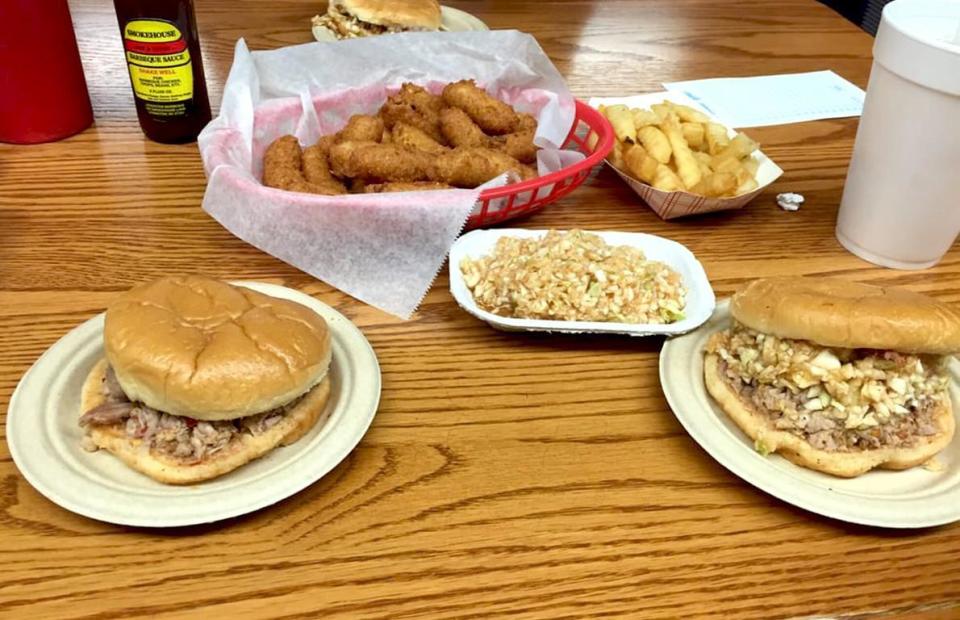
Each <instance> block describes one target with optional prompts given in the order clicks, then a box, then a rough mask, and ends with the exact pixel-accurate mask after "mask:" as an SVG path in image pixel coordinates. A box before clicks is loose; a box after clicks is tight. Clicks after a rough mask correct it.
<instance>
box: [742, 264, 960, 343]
mask: <svg viewBox="0 0 960 620" xmlns="http://www.w3.org/2000/svg"><path fill="white" fill-rule="evenodd" d="M730 313H731V314H732V315H733V318H735V319H736V320H737V321H739V322H740V323H742V324H743V325H745V326H747V327H749V328H750V329H753V330H755V331H758V332H762V333H764V334H771V335H774V336H777V337H780V338H790V339H793V340H809V341H810V342H814V343H816V344H819V345H821V346H825V347H839V348H847V349H880V350H889V351H899V352H901V353H928V354H933V355H949V354H951V353H954V352H957V351H960V311H958V310H957V309H956V308H954V307H953V306H950V305H948V304H945V303H943V302H941V301H938V300H936V299H933V298H932V297H927V296H926V295H921V294H919V293H914V292H911V291H907V290H903V289H898V288H888V287H882V286H872V285H869V284H860V283H857V282H848V281H846V280H837V279H830V278H817V279H814V278H801V277H780V278H762V279H759V280H754V281H753V282H750V283H749V284H748V285H747V286H745V287H744V288H742V289H741V290H740V291H738V292H737V293H736V294H734V296H733V299H732V300H731V302H730Z"/></svg>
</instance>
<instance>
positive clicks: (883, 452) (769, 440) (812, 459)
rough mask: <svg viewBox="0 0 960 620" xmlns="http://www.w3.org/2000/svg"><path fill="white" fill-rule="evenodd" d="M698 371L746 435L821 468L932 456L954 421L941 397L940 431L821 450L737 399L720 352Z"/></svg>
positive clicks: (850, 471) (855, 469)
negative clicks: (899, 441)
mask: <svg viewBox="0 0 960 620" xmlns="http://www.w3.org/2000/svg"><path fill="white" fill-rule="evenodd" d="M871 288H873V287H871ZM703 374H704V381H705V383H706V386H707V391H708V392H709V393H710V395H711V396H712V397H713V398H714V400H715V401H716V402H717V404H719V405H720V408H721V409H723V411H724V412H725V413H726V414H727V415H728V416H730V419H732V420H733V422H734V423H735V424H736V425H737V426H738V427H740V430H742V431H743V432H744V433H746V435H747V436H748V437H750V439H752V440H753V441H754V442H762V443H763V446H764V448H765V451H766V452H769V453H773V452H777V453H779V454H781V455H783V457H784V458H786V459H787V460H789V461H791V462H792V463H795V464H796V465H800V466H801V467H806V468H808V469H814V470H816V471H820V472H823V473H826V474H831V475H834V476H840V477H844V478H852V477H855V476H859V475H860V474H863V473H865V472H867V471H870V470H871V469H874V468H880V469H909V468H911V467H916V466H917V465H920V464H922V463H925V462H927V461H928V460H930V459H931V458H933V456H934V455H936V454H937V453H938V452H940V451H941V450H943V449H944V448H945V447H946V446H947V444H949V443H950V440H951V439H953V434H954V430H955V426H956V424H955V421H954V419H953V408H952V406H951V403H950V399H949V398H945V399H944V400H943V401H942V404H941V406H940V407H939V408H938V410H937V411H936V412H935V414H934V420H935V422H936V424H937V426H938V428H939V432H938V433H937V434H936V435H931V436H929V437H920V438H919V441H918V442H917V445H915V446H913V447H910V448H889V447H888V448H877V449H873V450H863V451H858V452H830V451H826V450H820V449H818V448H815V447H813V446H812V445H811V444H810V443H809V442H808V441H806V440H805V439H803V438H801V437H798V436H796V435H794V434H792V433H789V432H787V431H782V430H777V429H775V428H773V426H772V425H771V424H770V422H769V418H768V417H767V416H766V415H765V414H764V413H763V412H761V411H758V410H757V408H756V407H755V406H754V404H753V403H751V402H748V401H746V400H744V399H741V398H740V396H739V395H738V394H737V392H736V391H735V390H734V389H733V388H732V387H731V386H730V384H729V383H728V382H727V380H726V379H725V378H724V376H723V373H721V372H720V358H719V356H717V355H716V354H714V353H708V354H707V355H706V356H705V357H704V360H703Z"/></svg>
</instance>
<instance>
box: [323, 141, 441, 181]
mask: <svg viewBox="0 0 960 620" xmlns="http://www.w3.org/2000/svg"><path fill="white" fill-rule="evenodd" d="M431 159H432V158H431V156H430V155H428V154H427V153H424V152H423V151H417V150H414V149H411V148H407V147H405V146H401V145H399V144H378V143H376V142H342V143H340V144H336V145H334V146H333V147H332V148H331V149H330V166H331V169H332V170H333V172H334V174H336V175H337V176H340V177H360V178H362V179H367V180H371V179H377V180H390V181H426V180H428V179H429V174H430V168H431Z"/></svg>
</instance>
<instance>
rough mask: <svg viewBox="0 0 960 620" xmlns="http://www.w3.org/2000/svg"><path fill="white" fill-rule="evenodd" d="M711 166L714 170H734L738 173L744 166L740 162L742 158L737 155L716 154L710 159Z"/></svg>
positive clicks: (733, 171)
mask: <svg viewBox="0 0 960 620" xmlns="http://www.w3.org/2000/svg"><path fill="white" fill-rule="evenodd" d="M710 168H711V169H713V171H714V172H732V173H734V174H736V173H737V171H738V170H740V169H742V168H743V166H742V165H741V164H740V160H739V159H737V158H736V157H731V156H729V155H715V156H714V157H713V158H712V159H711V160H710Z"/></svg>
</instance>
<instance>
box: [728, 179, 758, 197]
mask: <svg viewBox="0 0 960 620" xmlns="http://www.w3.org/2000/svg"><path fill="white" fill-rule="evenodd" d="M758 187H760V184H759V183H757V180H756V179H755V178H753V177H750V178H749V179H747V180H746V181H744V182H743V183H741V184H740V185H739V186H738V187H737V189H736V190H735V191H734V193H733V195H734V196H740V195H742V194H747V193H750V192H752V191H753V190H755V189H757V188H758Z"/></svg>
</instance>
